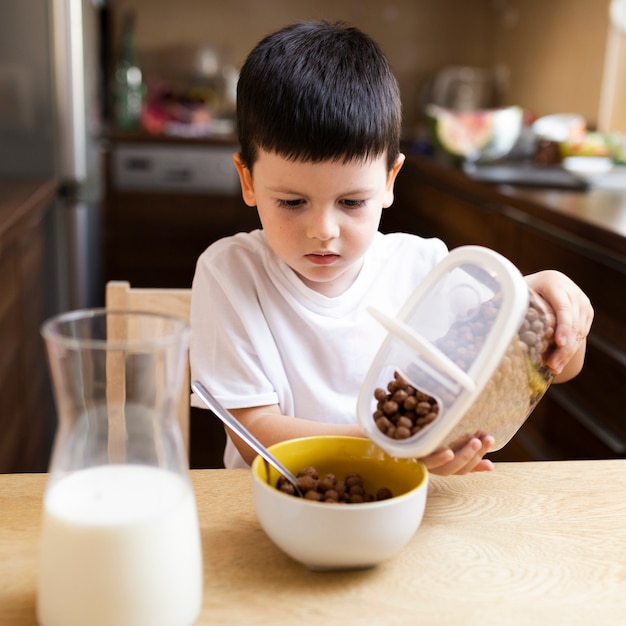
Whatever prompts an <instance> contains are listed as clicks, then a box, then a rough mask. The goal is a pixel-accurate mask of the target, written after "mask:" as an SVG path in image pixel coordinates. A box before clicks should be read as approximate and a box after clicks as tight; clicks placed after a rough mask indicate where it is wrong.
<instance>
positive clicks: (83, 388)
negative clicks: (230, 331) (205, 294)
mask: <svg viewBox="0 0 626 626" xmlns="http://www.w3.org/2000/svg"><path fill="white" fill-rule="evenodd" d="M42 335H43V337H44V341H45V344H46V349H47V354H48V363H49V368H50V373H51V377H52V383H53V389H54V394H55V401H56V405H57V410H58V417H59V424H58V428H57V432H56V436H55V442H54V448H53V453H52V458H51V462H50V468H49V478H48V484H47V487H46V491H45V495H44V502H43V523H42V533H41V548H40V564H39V583H38V585H39V586H38V598H37V616H38V619H39V623H40V624H41V625H42V626H85V625H86V624H89V626H112V625H115V626H191V625H192V624H193V623H194V622H195V621H196V619H197V617H198V615H199V613H200V609H201V605H202V549H201V542H200V533H199V528H198V517H197V511H196V503H195V499H194V494H193V490H192V487H191V483H190V481H189V466H188V461H187V454H186V451H185V447H184V443H183V437H182V433H181V429H180V426H179V423H178V420H177V410H176V409H177V403H178V399H179V398H180V396H181V393H183V389H182V385H183V379H184V373H185V360H186V359H187V350H188V345H189V327H188V325H187V324H186V323H185V322H184V321H183V320H180V319H177V318H174V317H168V316H163V315H156V314H151V313H140V312H131V311H114V312H111V311H106V310H103V309H89V310H82V311H72V312H69V313H65V314H62V315H60V316H57V317H55V318H53V319H50V320H48V321H46V322H45V323H44V325H43V327H42Z"/></svg>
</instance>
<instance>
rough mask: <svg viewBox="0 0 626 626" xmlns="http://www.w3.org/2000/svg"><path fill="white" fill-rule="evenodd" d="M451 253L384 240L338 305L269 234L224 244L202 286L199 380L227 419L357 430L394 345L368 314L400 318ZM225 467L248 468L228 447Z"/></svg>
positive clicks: (206, 268)
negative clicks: (367, 389)
mask: <svg viewBox="0 0 626 626" xmlns="http://www.w3.org/2000/svg"><path fill="white" fill-rule="evenodd" d="M446 253H447V248H446V246H445V244H444V243H443V242H442V241H440V240H439V239H423V238H421V237H418V236H416V235H408V234H404V233H394V234H389V235H383V234H382V233H378V234H377V235H376V237H375V238H374V242H373V244H372V246H371V247H370V249H369V250H368V251H367V253H366V255H365V257H364V262H363V267H362V269H361V271H360V273H359V275H358V277H357V278H356V280H355V281H354V283H353V284H352V285H351V286H350V288H349V289H348V290H347V291H345V292H344V293H342V294H341V295H339V296H336V297H332V298H330V297H327V296H324V295H322V294H320V293H318V292H316V291H314V290H312V289H310V288H309V287H307V286H306V285H305V284H304V283H303V282H302V281H301V280H300V279H299V278H298V276H297V275H296V274H295V273H294V271H293V270H292V269H291V268H290V267H289V266H287V265H286V264H285V263H284V262H283V261H281V260H280V259H279V258H278V257H276V255H275V254H274V253H273V252H272V250H271V249H270V247H269V246H268V244H267V240H266V238H265V234H264V233H263V231H262V230H256V231H253V232H251V233H239V234H237V235H234V236H232V237H227V238H225V239H221V240H219V241H217V242H215V243H214V244H212V245H211V246H209V248H207V249H206V250H205V251H204V252H203V254H202V255H201V256H200V258H199V259H198V264H197V267H196V273H195V276H194V281H193V288H192V299H191V375H192V380H200V381H202V382H203V383H204V384H205V386H206V387H207V388H208V389H210V390H211V392H212V393H213V395H215V397H216V398H217V399H218V400H219V401H220V402H221V403H222V404H223V405H224V406H225V407H226V408H229V409H234V408H246V407H254V406H264V405H270V404H278V405H279V406H280V410H281V413H282V414H283V415H293V416H296V417H298V418H305V419H310V420H315V421H319V422H329V423H356V419H357V418H356V403H357V397H358V393H359V389H360V386H361V383H362V381H363V380H364V378H365V375H366V373H367V371H368V369H369V367H370V365H371V364H372V361H373V360H374V357H375V355H376V352H377V351H378V349H379V347H380V345H381V343H382V342H383V340H384V338H385V336H386V331H385V329H384V328H383V327H382V326H381V324H380V323H379V322H377V321H376V320H375V319H374V318H373V317H372V316H371V315H370V314H369V313H368V312H367V310H366V309H367V307H368V306H369V305H370V304H371V305H374V306H376V307H377V308H379V309H381V310H383V311H384V312H386V313H388V314H390V315H395V314H396V313H397V312H398V310H399V309H400V308H401V307H402V305H403V304H404V303H405V301H406V300H407V299H408V297H409V296H410V295H411V293H412V292H413V290H414V289H415V287H416V286H417V285H418V284H419V283H420V282H421V281H422V280H423V279H424V277H425V276H426V274H427V273H428V272H429V271H430V270H431V269H432V268H433V266H434V265H436V264H437V263H438V262H439V261H440V260H441V259H442V258H443V257H444V256H445V254H446ZM192 404H193V405H194V406H200V407H203V408H204V404H203V403H202V401H201V400H200V399H199V398H195V397H194V398H192ZM224 462H225V465H226V467H247V465H246V463H245V461H244V460H243V459H242V457H241V456H240V455H239V453H238V452H237V450H236V448H235V447H234V445H233V444H232V442H231V441H230V440H229V441H228V442H227V446H226V451H225V454H224Z"/></svg>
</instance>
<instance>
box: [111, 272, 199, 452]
mask: <svg viewBox="0 0 626 626" xmlns="http://www.w3.org/2000/svg"><path fill="white" fill-rule="evenodd" d="M105 306H106V308H107V309H118V310H120V309H132V310H135V311H147V312H152V313H162V314H164V315H173V316H176V317H180V318H182V319H184V320H187V321H189V311H190V306H191V289H161V288H149V289H144V288H131V286H130V283H129V282H127V281H109V282H108V283H107V285H106V293H105ZM190 397H191V388H190V380H189V359H187V367H186V368H185V377H184V381H183V388H182V391H181V394H180V399H179V402H178V412H177V413H178V421H179V422H180V428H181V431H182V434H183V440H184V442H185V450H187V453H189V406H190Z"/></svg>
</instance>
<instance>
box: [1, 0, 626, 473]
mask: <svg viewBox="0 0 626 626" xmlns="http://www.w3.org/2000/svg"><path fill="white" fill-rule="evenodd" d="M617 4H618V2H616V0H613V2H612V1H611V0H549V1H545V0H396V1H393V2H386V1H381V0H342V1H340V2H337V0H332V1H330V0H318V1H317V2H309V1H308V0H264V1H263V2H260V1H258V0H231V1H230V2H226V3H222V2H213V1H210V0H176V1H175V2H173V1H171V0H99V1H98V0H0V268H3V269H1V270H0V291H5V292H6V293H7V294H9V295H10V296H11V297H12V298H13V300H11V299H8V300H7V299H5V302H9V303H10V304H5V305H4V306H2V305H0V337H2V338H3V339H2V340H3V342H5V344H4V345H9V344H10V345H12V346H17V347H15V351H14V352H11V351H10V350H5V352H6V355H7V356H6V358H3V359H2V360H0V398H3V400H2V402H3V404H2V405H1V406H0V420H5V421H4V423H2V422H0V431H2V433H3V434H0V442H2V443H0V471H32V470H41V469H45V466H46V463H47V454H48V451H49V444H50V440H51V432H52V430H53V427H54V417H53V416H52V417H50V416H49V413H50V412H49V411H47V410H43V409H42V406H44V405H43V404H42V402H43V400H42V398H44V397H45V398H47V400H46V402H47V403H48V404H49V403H50V399H49V389H47V388H46V384H45V370H44V371H43V372H42V367H41V365H42V363H43V360H44V359H43V353H42V352H41V350H42V346H41V345H39V344H40V338H39V336H38V332H39V330H38V329H39V324H40V323H41V320H42V319H43V318H45V317H47V316H49V315H52V314H53V313H56V312H58V311H62V310H68V309H73V308H79V307H87V306H98V305H101V304H102V303H103V296H104V284H105V282H106V280H110V279H123V280H129V281H130V282H131V283H132V284H133V285H134V286H167V287H173V286H182V287H188V286H190V284H191V279H192V276H193V271H194V263H195V259H196V258H197V256H198V255H199V254H200V252H201V251H202V250H203V249H204V248H205V247H206V246H207V245H208V244H209V243H211V242H212V241H213V240H215V239H217V238H219V237H222V236H224V235H228V234H231V233H232V232H236V231H238V230H249V229H251V228H254V227H256V225H257V224H258V222H257V218H256V215H255V212H254V211H253V210H251V209H249V208H248V207H246V206H245V205H244V204H243V202H242V200H241V197H240V194H239V190H238V183H237V178H236V176H235V171H234V169H233V167H232V161H231V155H232V153H233V152H234V151H235V150H236V148H237V145H236V136H235V134H234V133H235V128H234V97H235V88H236V81H237V73H238V69H239V67H240V66H241V64H242V62H243V61H244V59H245V56H246V55H247V53H248V51H249V50H250V49H251V48H252V47H253V45H254V44H255V43H256V42H257V41H258V40H259V39H260V38H262V37H263V36H264V35H266V34H267V33H269V32H271V31H273V30H276V29H278V28H279V27H281V26H283V25H286V24H288V23H290V22H292V21H295V20H304V19H326V20H329V21H345V22H348V23H351V24H353V25H355V26H358V27H359V28H361V29H363V30H364V31H366V32H368V33H369V34H370V35H372V36H373V37H374V38H375V39H376V40H377V41H378V42H379V43H380V44H381V45H382V47H383V48H384V50H385V51H386V53H387V55H388V57H389V59H390V61H391V64H392V66H393V69H394V71H395V73H396V76H397V77H398V80H399V82H400V87H401V90H402V98H403V107H404V126H405V133H404V134H405V139H406V140H407V142H409V145H411V146H414V147H415V149H416V150H417V151H420V150H424V151H428V149H429V141H430V138H429V136H428V133H427V128H426V121H425V111H426V107H427V105H429V104H432V103H436V104H438V105H440V106H443V107H446V108H449V109H454V110H474V109H482V108H492V107H502V106H508V105H518V106H520V107H523V109H524V111H525V119H526V120H527V122H528V123H530V122H532V121H533V120H535V119H536V118H538V117H541V116H546V115H551V114H558V113H568V114H576V115H577V116H581V117H582V118H583V119H584V120H585V124H586V128H588V129H591V130H598V131H601V132H606V133H608V132H620V133H626V41H625V39H626V38H625V36H624V34H623V33H621V32H620V31H619V29H618V28H617V27H616V26H615V25H614V24H613V23H612V22H611V20H610V9H611V8H613V10H614V11H615V7H614V5H617ZM622 4H623V3H622ZM619 10H622V9H619ZM33 242H34V243H33ZM9 272H10V274H9ZM9 278H10V279H11V280H12V281H13V282H11V283H10V284H9ZM20 342H22V343H20ZM24 342H28V344H29V345H31V344H32V346H33V347H32V348H31V350H32V355H31V357H30V360H24V362H23V364H20V366H19V367H17V366H16V362H17V361H19V360H20V357H19V356H18V354H19V352H20V350H21V348H20V346H21V345H23V344H24ZM34 372H37V373H38V376H39V379H38V380H39V382H38V383H37V385H38V386H35V391H36V393H35V392H34V391H32V390H33V378H34ZM9 389H10V390H11V391H12V393H11V394H7V393H5V391H6V390H9ZM29 394H30V395H32V396H33V397H34V398H35V400H34V401H33V408H32V409H31V410H30V411H31V412H30V413H29V414H27V415H24V416H23V417H21V416H20V415H18V413H19V412H20V411H22V409H21V408H19V407H20V406H21V403H22V399H23V397H25V396H26V395H29ZM7 398H8V399H7ZM22 404H23V403H22ZM46 406H47V405H46ZM37 411H39V413H41V415H40V416H38V417H37V416H36V417H33V414H36V413H37ZM52 414H53V412H52ZM7 415H11V416H13V415H14V416H15V417H11V418H10V419H9V418H7V417H6V416H7ZM29 420H30V421H29ZM32 420H35V421H36V424H37V425H35V423H33V421H32Z"/></svg>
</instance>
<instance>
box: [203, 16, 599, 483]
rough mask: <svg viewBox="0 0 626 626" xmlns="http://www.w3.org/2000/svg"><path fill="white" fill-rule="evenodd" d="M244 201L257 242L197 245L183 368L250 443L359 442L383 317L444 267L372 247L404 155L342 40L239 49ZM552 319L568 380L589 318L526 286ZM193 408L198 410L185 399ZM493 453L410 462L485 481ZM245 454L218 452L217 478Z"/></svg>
mask: <svg viewBox="0 0 626 626" xmlns="http://www.w3.org/2000/svg"><path fill="white" fill-rule="evenodd" d="M237 121H238V132H239V142H240V146H241V152H239V153H238V154H236V155H235V156H234V161H235V166H236V168H237V171H238V173H239V177H240V181H241V187H242V194H243V199H244V201H245V203H246V204H247V205H249V206H250V207H256V210H257V211H258V213H259V217H260V220H261V224H262V230H257V231H254V232H252V233H239V234H237V235H235V236H234V237H228V238H225V239H223V240H220V241H218V242H216V243H214V244H213V245H211V246H210V247H209V248H208V249H207V250H206V251H205V252H204V253H203V254H202V255H201V257H200V259H199V260H198V265H197V268H196V274H195V277H194V282H193V289H192V306H191V328H192V337H191V367H192V377H193V379H198V380H201V381H202V382H203V383H204V384H205V385H206V386H207V387H208V388H209V389H211V391H212V392H213V393H214V394H215V396H216V397H217V398H218V400H220V401H221V402H222V403H223V404H224V405H225V406H226V407H227V408H229V409H230V410H231V412H232V413H233V414H234V415H235V417H236V418H237V419H239V420H240V421H241V422H242V423H243V424H244V425H245V426H246V427H247V428H248V429H249V430H250V431H251V432H252V433H253V434H254V435H255V436H256V437H257V438H258V439H259V440H260V441H261V442H263V443H264V444H265V445H271V444H273V443H276V442H277V441H281V440H284V439H290V438H294V437H303V436H310V435H320V434H336V435H353V436H363V435H362V432H361V430H360V428H359V427H358V425H357V423H356V399H357V396H358V392H359V388H360V385H361V383H362V381H363V380H364V378H365V374H366V372H367V370H368V368H369V366H370V364H371V363H372V361H373V359H374V356H375V354H376V352H377V350H378V348H379V346H380V344H381V343H382V341H383V339H384V337H385V335H386V331H385V330H384V328H383V327H382V326H381V325H380V324H379V323H378V322H377V321H376V320H374V319H373V318H372V317H371V316H370V315H369V314H368V313H367V311H366V307H367V306H368V305H369V304H370V303H375V304H376V306H377V307H378V308H381V309H384V310H385V311H386V312H388V313H389V314H390V315H394V314H395V313H396V312H397V311H398V310H399V309H400V307H401V306H402V305H403V304H404V302H405V300H406V299H407V298H408V297H409V295H410V294H411V293H412V291H413V289H414V288H415V287H416V286H417V285H418V284H419V283H420V281H421V280H423V278H424V277H425V276H426V274H427V273H428V272H429V271H430V270H431V269H432V267H433V266H434V265H435V264H436V263H437V262H439V261H440V260H441V259H442V258H443V256H444V255H445V254H446V253H447V249H446V247H445V245H444V243H443V242H441V241H439V240H437V239H422V238H420V237H418V236H415V235H409V234H403V233H394V234H391V235H383V234H382V233H380V232H378V226H379V221H380V218H381V214H382V210H383V209H384V208H386V207H389V206H390V205H391V203H392V202H393V185H394V181H395V178H396V176H397V174H398V171H399V170H400V168H401V167H402V164H403V161H404V156H403V155H402V154H401V153H400V151H399V145H400V129H401V105H400V95H399V91H398V85H397V82H396V80H395V78H394V76H393V74H392V72H391V69H390V67H389V65H388V62H387V60H386V58H385V56H384V55H383V53H382V51H381V50H380V48H379V47H378V45H377V44H376V43H375V42H374V41H372V40H371V39H370V38H369V37H368V36H366V35H364V34H363V33H361V32H360V31H358V30H356V29H354V28H348V27H344V26H341V25H331V24H327V23H317V22H316V23H301V24H295V25H292V26H289V27H287V28H284V29H282V30H280V31H278V32H277V33H274V34H273V35H270V36H268V37H266V38H265V39H264V40H262V41H261V42H260V43H259V44H258V45H257V46H256V47H255V48H254V50H252V52H251V53H250V55H249V56H248V58H247V60H246V62H245V64H244V66H243V68H242V70H241V74H240V78H239V84H238V88H237ZM527 282H528V284H529V285H530V286H532V288H533V289H535V290H536V291H537V292H538V293H540V294H541V295H543V296H544V297H545V298H546V299H547V300H548V301H549V302H550V304H551V305H552V307H553V308H554V310H555V312H556V315H557V330H556V341H557V344H558V346H559V348H558V349H557V350H556V351H555V352H554V354H553V355H552V356H551V359H550V362H549V364H548V365H549V366H550V367H551V368H552V369H553V370H554V371H555V372H556V373H557V375H558V376H557V379H558V380H560V381H562V380H567V379H568V378H571V377H573V376H575V375H576V374H577V373H578V372H579V371H580V369H581V367H582V363H583V359H584V353H585V345H586V336H587V334H588V332H589V328H590V326H591V321H592V317H593V310H592V308H591V305H590V303H589V300H588V298H587V297H586V296H585V295H584V294H583V293H582V292H581V290H580V289H579V288H578V287H577V286H576V285H574V284H573V283H572V281H570V280H569V279H568V278H567V277H565V276H564V275H562V274H560V273H558V272H554V271H546V272H539V273H538V274H534V275H532V276H529V277H527ZM194 404H195V405H196V406H201V403H200V402H199V400H196V399H194ZM492 444H493V438H492V437H491V436H490V435H489V433H472V434H471V435H468V437H466V438H464V439H462V440H459V442H458V444H455V445H453V446H451V447H450V448H445V449H442V450H438V451H436V452H434V453H433V454H431V455H429V456H428V457H426V458H424V459H422V460H423V461H424V463H425V464H426V466H427V467H428V468H429V470H430V471H431V472H433V473H438V474H442V475H448V474H462V473H466V472H469V471H485V470H490V469H492V468H493V464H492V463H491V461H489V460H487V459H484V458H483V457H484V455H485V454H486V453H487V452H488V450H489V447H490V446H491V445H492ZM253 458H254V453H253V452H252V450H250V449H249V448H248V447H247V446H246V445H245V444H244V443H243V442H241V441H240V440H239V439H238V438H237V437H236V436H234V435H233V436H231V437H229V440H228V442H227V447H226V451H225V456H224V460H225V465H226V467H246V466H247V464H249V463H250V462H251V461H252V459H253Z"/></svg>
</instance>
